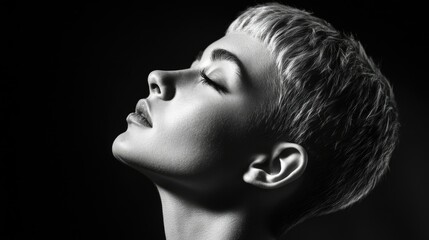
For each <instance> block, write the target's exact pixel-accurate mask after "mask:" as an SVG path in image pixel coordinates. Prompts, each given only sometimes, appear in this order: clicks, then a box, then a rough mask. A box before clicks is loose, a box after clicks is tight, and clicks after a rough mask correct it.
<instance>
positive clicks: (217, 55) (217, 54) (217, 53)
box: [196, 48, 244, 79]
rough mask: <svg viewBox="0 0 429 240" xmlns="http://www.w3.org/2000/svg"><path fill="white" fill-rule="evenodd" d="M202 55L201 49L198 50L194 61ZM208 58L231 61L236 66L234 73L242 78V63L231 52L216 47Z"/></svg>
mask: <svg viewBox="0 0 429 240" xmlns="http://www.w3.org/2000/svg"><path fill="white" fill-rule="evenodd" d="M202 56H203V51H200V52H199V53H198V55H197V58H196V61H201V57H202ZM210 60H211V61H212V62H215V61H222V60H223V61H229V62H232V63H233V64H235V65H236V66H237V71H236V72H235V73H236V75H237V76H238V77H239V78H240V79H242V76H243V71H244V67H243V63H242V62H241V61H240V59H239V58H238V57H237V56H236V55H235V54H233V53H232V52H230V51H228V50H225V49H223V48H216V49H214V50H213V51H212V52H211V56H210Z"/></svg>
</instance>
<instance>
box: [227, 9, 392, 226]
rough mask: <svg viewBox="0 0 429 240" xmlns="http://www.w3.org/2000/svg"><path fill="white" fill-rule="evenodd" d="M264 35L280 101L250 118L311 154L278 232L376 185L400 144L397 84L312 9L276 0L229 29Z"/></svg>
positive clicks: (348, 201)
mask: <svg viewBox="0 0 429 240" xmlns="http://www.w3.org/2000/svg"><path fill="white" fill-rule="evenodd" d="M232 32H241V33H246V34H248V35H250V36H252V37H254V38H256V39H259V40H260V41H261V42H262V43H263V44H264V45H265V46H266V47H267V49H268V50H269V51H270V52H271V54H272V56H273V58H274V59H275V64H276V72H275V73H273V74H272V75H273V77H272V79H268V80H267V81H270V82H271V83H270V84H271V85H272V86H273V89H276V92H275V94H276V96H278V97H277V98H276V101H275V104H272V105H270V106H266V109H267V110H266V111H265V112H263V113H262V114H258V115H255V116H254V118H253V119H252V120H253V121H255V126H257V128H259V129H262V131H261V133H263V135H264V137H266V139H267V141H269V140H272V141H279V140H283V141H288V142H294V143H297V144H300V145H302V146H303V147H304V148H305V149H306V150H307V152H308V156H309V160H308V167H307V170H306V174H305V176H306V177H305V180H304V182H303V184H304V187H302V188H301V189H300V190H298V193H297V195H298V196H299V199H297V200H296V202H295V203H294V205H293V210H290V209H288V210H284V211H282V215H283V216H280V218H281V219H282V220H283V224H282V226H280V227H279V228H280V230H279V231H280V232H285V230H287V229H288V228H290V227H291V226H293V225H295V224H297V223H299V222H301V221H303V220H304V219H307V218H309V217H313V216H317V215H322V214H326V213H330V212H334V211H337V210H340V209H343V208H345V207H347V206H350V205H351V204H353V203H355V202H356V201H358V200H360V199H361V198H362V197H364V196H365V195H366V194H368V192H369V191H371V190H372V189H373V188H374V186H375V185H376V183H377V182H378V181H379V180H380V178H381V177H382V175H383V174H384V173H385V172H386V170H387V169H388V163H389V160H390V157H391V155H392V152H393V150H394V148H395V145H396V144H397V142H398V129H399V121H398V112H397V106H396V103H395V100H394V95H393V91H392V87H391V85H390V84H389V82H388V80H387V79H386V78H385V77H384V76H383V75H382V73H381V72H380V70H379V68H378V67H377V66H376V65H375V64H374V63H373V61H372V60H371V58H369V57H368V56H367V55H366V53H365V51H364V49H363V47H362V45H361V44H360V43H359V42H358V41H357V40H355V38H354V37H353V36H348V35H346V34H344V33H341V32H339V31H337V30H336V29H334V28H333V27H332V26H331V25H330V24H329V23H328V22H326V21H324V20H322V19H320V18H317V17H315V16H313V15H312V14H311V13H309V12H306V11H303V10H299V9H296V8H293V7H289V6H285V5H281V4H278V3H268V4H261V5H256V6H254V7H250V8H248V9H247V10H245V11H244V12H243V13H241V14H240V15H239V16H238V17H237V18H236V19H235V20H234V21H233V22H232V23H231V24H230V26H229V27H228V29H227V32H226V33H227V34H228V33H232Z"/></svg>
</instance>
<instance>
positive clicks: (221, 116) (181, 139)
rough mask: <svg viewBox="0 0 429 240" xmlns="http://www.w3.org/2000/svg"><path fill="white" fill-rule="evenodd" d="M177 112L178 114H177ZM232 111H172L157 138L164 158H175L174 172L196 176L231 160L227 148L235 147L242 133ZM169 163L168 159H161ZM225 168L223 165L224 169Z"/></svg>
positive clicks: (192, 106)
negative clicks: (161, 141) (163, 142)
mask: <svg viewBox="0 0 429 240" xmlns="http://www.w3.org/2000/svg"><path fill="white" fill-rule="evenodd" d="M179 109H180V110H179ZM233 109H234V108H232V107H229V108H227V107H225V106H222V105H214V104H213V105H209V107H207V105H203V104H187V105H186V107H181V108H176V110H174V109H171V110H170V111H168V115H169V116H171V117H167V118H164V119H165V122H164V124H163V126H164V127H165V129H160V137H161V139H164V140H165V145H164V146H163V147H166V148H167V147H168V149H165V152H166V153H167V152H170V153H171V155H168V156H167V158H170V159H171V160H173V159H172V158H171V157H172V155H173V156H175V160H173V161H175V164H176V167H177V168H176V170H179V171H181V172H182V173H186V174H190V175H192V174H198V173H203V172H207V171H214V169H216V168H218V167H219V166H222V163H223V162H224V161H229V159H230V158H231V156H230V152H229V151H228V148H227V146H229V145H231V144H235V142H236V141H237V139H238V137H239V136H240V133H241V127H242V126H241V124H240V121H239V120H240V119H237V118H236V117H235V116H234V111H233ZM164 160H165V161H170V160H169V159H164ZM224 166H225V165H224Z"/></svg>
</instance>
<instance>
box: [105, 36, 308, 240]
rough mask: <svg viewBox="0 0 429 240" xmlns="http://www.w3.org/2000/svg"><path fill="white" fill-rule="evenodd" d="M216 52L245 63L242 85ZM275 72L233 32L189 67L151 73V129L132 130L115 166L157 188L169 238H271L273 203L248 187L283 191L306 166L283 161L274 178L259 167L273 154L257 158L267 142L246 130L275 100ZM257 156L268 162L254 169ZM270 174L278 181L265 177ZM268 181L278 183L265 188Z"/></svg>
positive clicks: (257, 48)
mask: <svg viewBox="0 0 429 240" xmlns="http://www.w3.org/2000/svg"><path fill="white" fill-rule="evenodd" d="M218 48H221V49H225V50H228V51H230V52H231V53H233V54H235V55H236V56H237V57H238V58H239V59H240V61H241V62H242V66H243V73H242V78H241V79H240V78H238V77H237V75H236V74H235V71H236V70H237V66H236V65H235V64H234V63H232V62H230V61H226V60H222V61H211V59H210V54H211V52H212V51H213V50H214V49H218ZM274 66H275V65H274V59H273V57H272V56H271V54H270V52H269V51H268V49H267V48H266V47H265V46H264V45H263V44H262V43H261V42H259V41H258V40H256V39H254V38H252V37H250V36H248V35H246V34H244V33H230V34H228V35H226V36H224V37H222V38H220V39H219V40H217V41H215V42H213V43H212V44H210V45H209V46H208V47H207V48H206V49H205V50H204V53H203V55H202V58H201V60H200V61H194V62H193V63H192V65H191V67H190V68H188V69H182V70H175V71H153V72H151V73H150V74H149V77H148V84H149V87H150V94H149V96H148V97H147V98H146V100H147V103H148V105H149V109H150V110H149V111H150V115H151V117H152V122H153V128H148V127H144V126H140V125H137V124H134V123H128V128H127V130H126V131H125V132H124V133H122V134H120V135H119V136H118V137H117V138H116V139H115V141H114V143H113V147H112V150H113V154H114V156H115V157H116V158H117V159H119V160H120V161H122V162H124V163H125V164H127V165H129V166H131V167H133V168H135V169H137V170H138V171H140V172H142V173H143V174H145V175H146V176H148V177H149V178H150V179H151V180H152V181H153V182H154V183H155V185H156V187H157V189H158V191H159V193H160V196H161V201H162V209H163V215H164V226H165V232H166V237H167V239H169V240H170V239H271V238H272V234H271V233H270V231H269V230H268V227H267V226H266V225H264V224H263V223H266V224H268V223H269V216H268V215H267V212H270V211H269V206H270V205H273V202H269V203H268V202H265V203H264V204H265V205H264V206H262V205H261V202H259V201H257V200H255V199H259V198H258V197H255V196H256V195H257V194H255V189H254V188H252V186H251V185H252V184H253V185H255V186H263V187H262V188H267V189H269V188H274V187H279V186H280V184H277V183H276V181H278V179H280V180H282V181H279V182H281V184H284V182H287V181H289V180H288V179H289V178H291V175H293V174H291V172H293V173H294V174H295V173H296V172H299V171H295V168H296V167H295V166H304V167H305V164H301V165H300V162H297V161H296V159H298V160H299V159H301V158H299V157H300V156H301V155H300V154H299V151H295V153H294V154H291V156H290V157H288V158H284V159H282V160H284V163H286V164H279V163H277V164H269V165H270V166H271V165H273V167H272V169H271V170H270V169H268V170H269V171H265V170H261V169H259V168H260V167H258V166H259V165H261V164H260V162H263V161H264V159H268V157H269V155H270V154H269V153H268V154H267V155H260V154H259V155H258V153H261V152H264V150H263V149H261V146H264V143H265V142H264V141H263V139H261V138H260V137H258V136H257V134H256V133H255V132H253V131H251V130H249V129H253V127H254V126H253V125H252V122H251V121H250V119H251V116H252V115H254V114H255V113H257V112H260V111H263V110H264V106H267V104H269V103H271V102H272V101H274V100H275V99H276V95H275V94H274V93H275V91H274V88H273V86H272V84H270V82H269V80H270V78H271V77H270V76H271V73H274V72H275V67H274ZM201 69H205V70H206V71H205V72H206V74H207V76H208V77H209V78H211V79H212V80H213V81H215V82H216V83H218V84H220V85H222V86H223V87H225V88H226V89H227V90H228V92H227V93H219V92H218V91H217V90H216V89H214V88H213V87H212V86H210V85H208V84H204V83H202V82H201V81H200V80H201V76H200V73H199V72H200V70H201ZM286 147H290V145H286ZM280 150H281V149H280ZM276 151H277V152H280V151H279V149H276ZM289 152H290V151H289ZM297 153H298V154H297ZM255 156H263V157H262V158H259V160H258V161H256V162H255V161H254V160H255ZM261 159H262V161H261ZM272 159H274V158H272ZM289 162H291V164H289ZM297 163H298V164H297ZM304 163H305V162H304ZM288 165H291V166H294V168H292V169H290V168H288V169H285V171H281V169H280V171H279V169H278V168H279V166H281V167H284V166H288ZM249 166H251V167H250V168H249ZM304 167H303V168H304ZM285 168H286V167H285ZM303 168H302V169H303ZM248 169H252V171H250V170H248ZM273 169H274V170H273ZM270 171H271V172H275V174H277V175H275V174H274V175H273V176H267V174H270ZM267 172H268V173H267ZM279 172H281V173H282V174H288V176H283V175H280V174H278V173H279ZM243 175H244V177H243ZM287 177H289V178H287ZM295 177H296V176H292V178H295ZM264 179H272V180H270V181H273V182H270V183H269V184H267V183H266V182H264V181H267V180H264ZM286 180H287V181H286ZM249 183H250V184H249ZM264 184H265V185H264ZM276 184H277V185H276ZM264 186H265V187H264ZM273 186H274V187H273ZM256 192H257V193H258V194H260V193H261V192H260V190H256ZM273 192H274V191H273ZM270 194H274V193H270ZM264 195H265V196H267V194H265V193H264ZM267 197H268V198H267V199H279V201H280V200H282V199H283V197H278V196H277V195H269V196H267ZM258 209H260V210H258Z"/></svg>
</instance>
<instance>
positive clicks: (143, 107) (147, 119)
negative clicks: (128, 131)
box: [127, 99, 153, 128]
mask: <svg viewBox="0 0 429 240" xmlns="http://www.w3.org/2000/svg"><path fill="white" fill-rule="evenodd" d="M127 121H129V122H130V121H131V122H134V123H137V124H139V125H144V126H146V127H150V128H152V127H153V124H152V117H151V116H150V111H149V104H148V103H147V101H146V99H141V100H140V101H138V103H137V105H136V110H135V112H133V113H130V114H129V115H128V117H127Z"/></svg>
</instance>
